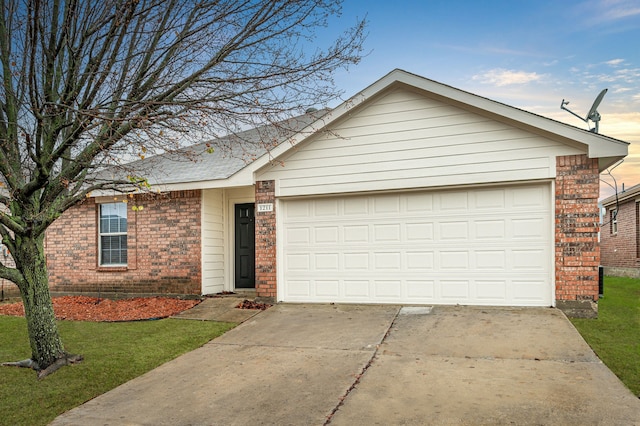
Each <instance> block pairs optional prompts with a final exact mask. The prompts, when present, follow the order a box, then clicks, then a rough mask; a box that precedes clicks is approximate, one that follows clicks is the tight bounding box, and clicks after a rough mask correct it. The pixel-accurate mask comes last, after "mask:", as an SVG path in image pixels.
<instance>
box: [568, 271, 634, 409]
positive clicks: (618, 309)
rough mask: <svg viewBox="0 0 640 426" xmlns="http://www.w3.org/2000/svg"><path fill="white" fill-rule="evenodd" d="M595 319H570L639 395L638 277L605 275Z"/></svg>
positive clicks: (624, 381)
mask: <svg viewBox="0 0 640 426" xmlns="http://www.w3.org/2000/svg"><path fill="white" fill-rule="evenodd" d="M598 305H599V306H598V319H591V320H589V319H572V320H571V322H572V323H573V325H574V326H575V327H576V328H577V329H578V331H579V332H580V334H581V335H582V337H584V339H585V340H586V341H587V343H588V344H589V345H590V346H591V348H592V349H593V350H594V351H595V353H596V354H598V357H600V359H601V360H602V362H604V363H605V364H606V365H607V367H609V368H610V369H611V371H613V372H614V373H615V374H616V375H617V376H618V377H619V378H620V380H622V382H623V383H624V384H625V385H626V386H627V387H628V388H629V389H631V392H633V394H634V395H638V396H640V279H633V278H620V277H605V280H604V298H602V299H600V301H599V302H598Z"/></svg>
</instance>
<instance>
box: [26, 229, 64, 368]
mask: <svg viewBox="0 0 640 426" xmlns="http://www.w3.org/2000/svg"><path fill="white" fill-rule="evenodd" d="M13 255H14V258H15V259H16V262H17V263H20V264H21V265H22V268H21V271H22V274H23V277H24V281H23V282H22V284H21V285H20V295H21V297H22V302H23V305H24V311H25V317H26V319H27V329H28V331H29V341H30V343H31V359H32V360H33V361H35V362H36V364H37V368H36V369H37V370H44V369H46V368H47V367H49V366H50V365H52V364H53V363H54V362H56V360H58V359H59V358H61V357H64V356H65V355H66V354H65V351H64V346H63V345H62V339H60V334H59V332H58V326H57V324H56V319H55V314H54V312H53V302H52V301H51V294H50V293H49V276H48V272H47V264H46V259H45V255H44V236H39V237H18V238H16V251H15V253H13Z"/></svg>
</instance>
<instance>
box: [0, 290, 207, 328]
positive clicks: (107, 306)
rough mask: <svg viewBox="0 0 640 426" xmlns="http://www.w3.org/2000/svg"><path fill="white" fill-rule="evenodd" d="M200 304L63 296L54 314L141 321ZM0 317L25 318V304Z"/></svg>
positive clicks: (2, 309)
mask: <svg viewBox="0 0 640 426" xmlns="http://www.w3.org/2000/svg"><path fill="white" fill-rule="evenodd" d="M198 303H200V300H181V299H173V298H169V297H137V298H132V299H120V300H110V299H99V298H96V297H87V296H62V297H54V298H53V311H54V312H55V314H56V318H57V319H59V320H73V321H96V322H103V321H104V322H116V321H140V320H149V319H160V318H167V317H170V316H172V315H176V314H178V313H180V312H182V311H184V310H187V309H190V308H193V307H194V306H196V305H197V304H198ZM0 315H12V316H24V307H23V306H22V302H18V303H9V304H4V305H0Z"/></svg>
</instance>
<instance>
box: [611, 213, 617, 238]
mask: <svg viewBox="0 0 640 426" xmlns="http://www.w3.org/2000/svg"><path fill="white" fill-rule="evenodd" d="M610 223H611V233H612V234H617V233H618V209H613V210H611V218H610Z"/></svg>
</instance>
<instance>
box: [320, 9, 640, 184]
mask: <svg viewBox="0 0 640 426" xmlns="http://www.w3.org/2000/svg"><path fill="white" fill-rule="evenodd" d="M357 18H366V19H367V21H368V37H367V40H366V41H365V52H367V56H366V57H364V58H363V60H362V61H361V62H360V63H359V64H358V65H356V66H353V67H351V68H350V69H349V71H340V72H337V73H336V75H335V82H336V84H337V85H338V87H340V88H341V89H343V90H344V92H345V93H344V95H345V98H348V97H350V96H352V95H354V94H356V93H357V92H358V91H360V90H362V89H364V88H365V87H367V86H369V85H370V84H372V83H374V82H375V81H376V80H378V79H380V78H381V77H383V76H384V75H386V74H387V73H388V72H390V71H391V70H393V69H395V68H401V69H404V70H406V71H409V72H411V73H415V74H418V75H421V76H423V77H426V78H429V79H432V80H435V81H438V82H440V83H444V84H447V85H450V86H453V87H456V88H459V89H462V90H466V91H469V92H472V93H475V94H478V95H480V96H484V97H487V98H490V99H493V100H496V101H499V102H503V103H506V104H508V105H512V106H515V107H518V108H521V109H524V110H527V111H531V112H533V113H536V114H540V115H543V116H545V117H549V118H552V119H555V120H559V121H563V122H566V123H569V124H571V125H574V126H577V127H581V128H588V126H587V124H586V123H584V122H583V121H581V120H579V119H578V118H576V117H574V116H572V115H571V114H569V113H568V112H566V111H562V110H561V109H560V103H561V101H562V100H563V99H566V100H568V101H570V104H569V105H568V108H570V109H571V110H573V111H574V112H576V113H578V114H579V115H580V116H583V117H584V116H586V114H587V112H588V110H589V108H590V107H591V105H592V103H593V101H594V99H595V98H596V96H597V95H598V93H600V91H601V90H602V89H605V88H606V89H608V92H607V94H606V96H605V97H604V99H603V101H602V103H601V104H600V107H599V108H598V111H599V112H600V114H601V115H602V120H601V121H600V133H601V134H604V135H607V136H610V137H614V138H617V139H621V140H623V141H626V142H630V143H631V145H630V147H629V155H628V156H627V157H626V159H625V161H624V163H623V164H621V165H619V166H618V167H617V168H616V169H615V170H613V172H612V173H613V176H614V177H615V179H616V180H617V182H618V186H619V188H618V189H619V190H620V186H621V184H622V183H624V184H625V186H626V187H627V188H629V187H631V186H632V185H635V184H639V183H640V0H586V1H573V0H564V1H557V0H553V1H549V0H517V1H516V0H509V1H497V0H495V1H493V0H484V1H460V0H445V1H440V0H422V1H419V0H397V1H371V0H369V1H364V0H345V2H344V5H343V14H342V16H340V17H335V18H333V19H332V21H331V26H330V28H329V29H328V31H327V33H330V32H331V30H338V29H340V28H344V27H346V26H347V25H352V24H353V23H354V22H355V21H356V19H357ZM334 34H335V33H334ZM332 106H334V105H332ZM601 178H602V180H605V181H607V182H609V183H610V184H613V180H612V179H611V178H610V177H608V176H606V174H603V175H602V176H601ZM612 193H613V190H612V189H611V188H610V187H609V186H608V185H606V184H604V183H601V195H602V196H608V195H611V194H612Z"/></svg>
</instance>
